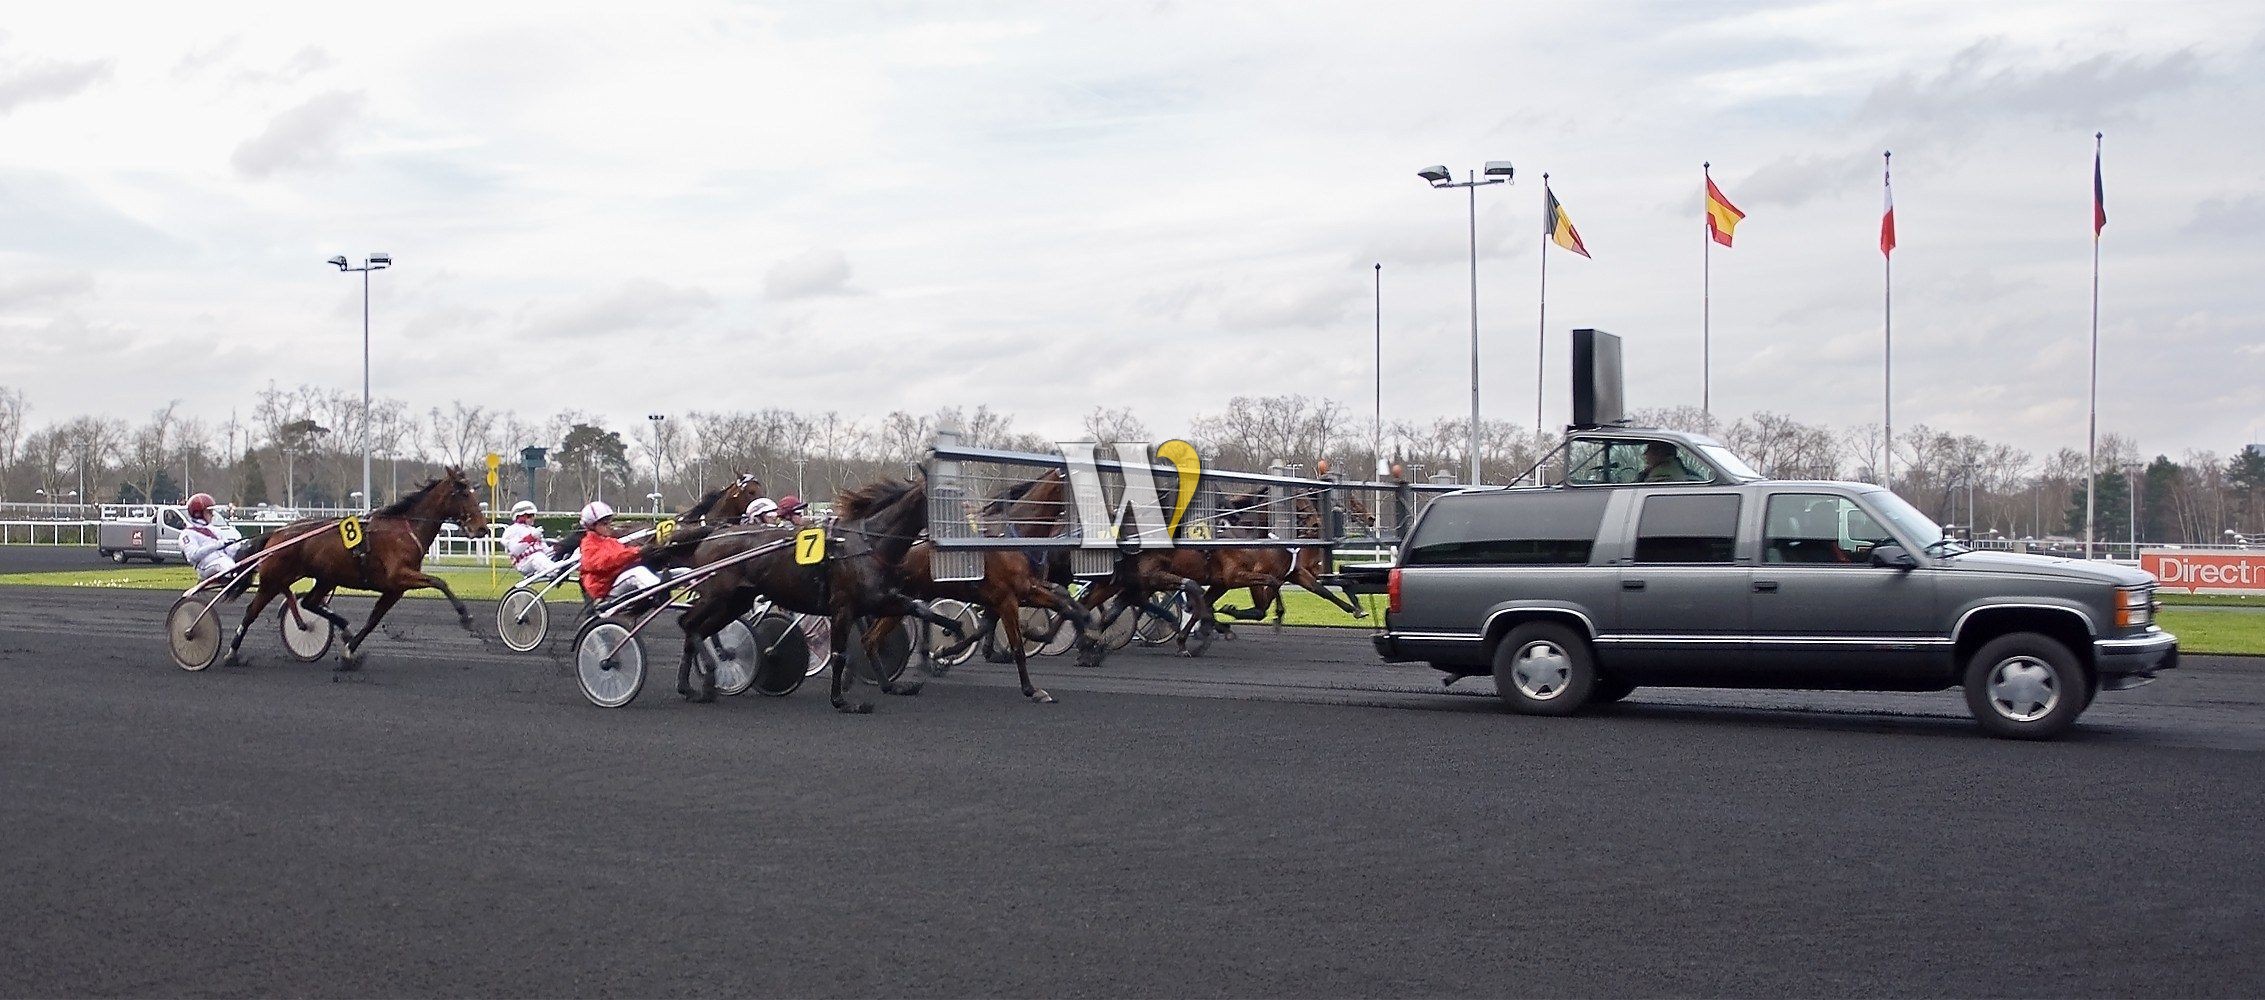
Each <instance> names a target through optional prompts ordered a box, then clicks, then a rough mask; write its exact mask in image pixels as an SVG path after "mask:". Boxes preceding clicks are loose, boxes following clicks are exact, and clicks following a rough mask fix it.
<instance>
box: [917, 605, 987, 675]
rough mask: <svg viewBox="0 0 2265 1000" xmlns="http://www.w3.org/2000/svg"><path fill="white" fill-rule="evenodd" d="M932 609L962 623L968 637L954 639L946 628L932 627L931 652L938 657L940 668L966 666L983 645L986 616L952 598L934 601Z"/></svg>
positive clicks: (930, 626)
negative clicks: (977, 649) (984, 619)
mask: <svg viewBox="0 0 2265 1000" xmlns="http://www.w3.org/2000/svg"><path fill="white" fill-rule="evenodd" d="M928 610H930V611H933V612H935V613H937V614H940V615H943V616H944V617H946V618H949V619H951V620H953V621H955V622H958V623H959V627H960V631H961V632H962V633H963V634H965V636H966V638H964V639H954V638H952V634H951V633H950V632H947V631H944V629H943V627H942V626H940V625H935V624H929V625H928V653H929V655H930V656H932V657H934V659H935V661H936V665H937V666H939V667H956V666H959V665H960V664H962V663H966V662H967V660H968V657H971V656H974V655H975V649H976V647H978V646H981V645H983V613H982V612H980V611H977V610H976V609H975V606H974V605H971V604H968V603H967V602H965V601H957V600H953V599H951V598H949V597H947V598H944V599H942V600H939V601H932V602H930V603H929V605H928ZM955 644H956V647H955Z"/></svg>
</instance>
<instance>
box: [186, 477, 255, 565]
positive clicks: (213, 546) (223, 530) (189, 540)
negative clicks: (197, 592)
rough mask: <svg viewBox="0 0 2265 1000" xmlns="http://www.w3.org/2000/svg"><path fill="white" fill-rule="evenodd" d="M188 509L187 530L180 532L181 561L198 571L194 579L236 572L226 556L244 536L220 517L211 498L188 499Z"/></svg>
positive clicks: (234, 563) (209, 496) (229, 556)
mask: <svg viewBox="0 0 2265 1000" xmlns="http://www.w3.org/2000/svg"><path fill="white" fill-rule="evenodd" d="M188 508H189V526H188V527H187V528H184V529H182V531H181V558H182V559H185V560H187V561H188V563H189V565H191V566H195V567H196V568H197V579H199V580H210V579H212V578H213V577H216V576H219V575H220V574H222V573H226V572H228V571H229V570H232V569H235V568H236V559H235V557H234V556H231V555H229V554H228V553H229V551H230V550H231V549H233V548H234V547H235V545H236V543H237V542H241V541H243V540H244V536H243V535H242V534H240V533H238V532H237V531H236V529H235V527H234V526H233V525H230V524H229V523H228V519H227V518H226V517H224V516H222V515H221V513H220V507H219V505H218V504H215V503H213V502H212V495H211V494H209V493H199V494H197V495H196V496H193V497H190V498H189V503H188Z"/></svg>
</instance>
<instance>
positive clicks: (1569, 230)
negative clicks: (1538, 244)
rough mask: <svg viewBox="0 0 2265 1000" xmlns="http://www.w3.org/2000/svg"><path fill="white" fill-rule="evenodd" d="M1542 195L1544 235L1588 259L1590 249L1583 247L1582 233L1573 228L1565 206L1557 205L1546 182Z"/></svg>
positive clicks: (1543, 183)
mask: <svg viewBox="0 0 2265 1000" xmlns="http://www.w3.org/2000/svg"><path fill="white" fill-rule="evenodd" d="M1541 194H1542V206H1543V208H1544V209H1545V211H1543V213H1542V235H1544V236H1547V237H1549V239H1550V242H1552V243H1555V244H1557V245H1558V246H1561V247H1564V248H1565V249H1567V250H1571V251H1573V252H1574V253H1577V254H1580V255H1581V256H1583V257H1587V256H1588V255H1589V248H1588V247H1585V246H1582V245H1581V231H1580V230H1578V229H1575V228H1573V220H1572V219H1570V218H1567V217H1566V215H1565V206H1563V205H1560V204H1558V203H1557V195H1556V194H1555V193H1554V192H1552V191H1550V189H1549V182H1548V181H1546V180H1545V181H1543V182H1542V188H1541Z"/></svg>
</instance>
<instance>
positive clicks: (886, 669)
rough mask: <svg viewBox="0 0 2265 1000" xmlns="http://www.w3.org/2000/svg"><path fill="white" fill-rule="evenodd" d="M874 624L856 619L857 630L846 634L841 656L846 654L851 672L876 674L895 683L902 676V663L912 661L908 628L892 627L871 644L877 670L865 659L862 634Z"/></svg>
mask: <svg viewBox="0 0 2265 1000" xmlns="http://www.w3.org/2000/svg"><path fill="white" fill-rule="evenodd" d="M874 624H875V622H874V620H873V619H871V618H859V619H857V626H856V629H857V630H856V631H855V632H853V633H851V634H850V637H849V643H848V645H847V648H846V650H845V651H844V655H846V656H848V657H849V668H850V670H851V671H853V672H854V671H860V670H863V671H867V672H869V673H877V674H878V675H879V676H880V677H881V678H882V679H883V680H886V681H888V682H890V683H892V684H893V683H896V679H897V678H899V677H902V676H904V668H905V666H906V665H907V664H910V663H911V662H912V631H911V630H910V629H906V628H893V629H890V630H889V631H888V632H886V633H884V634H883V635H882V636H881V637H880V640H879V641H878V642H877V643H875V647H876V649H878V651H879V659H880V664H879V667H880V669H879V670H877V671H876V670H873V665H872V664H869V663H867V662H866V659H865V637H866V636H867V635H868V634H870V633H871V632H872V629H873V625H874Z"/></svg>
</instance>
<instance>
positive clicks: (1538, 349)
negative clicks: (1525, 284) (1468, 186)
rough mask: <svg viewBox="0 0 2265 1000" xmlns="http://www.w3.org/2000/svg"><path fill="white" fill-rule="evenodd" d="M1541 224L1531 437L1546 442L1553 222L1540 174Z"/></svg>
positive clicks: (1545, 183) (1546, 186)
mask: <svg viewBox="0 0 2265 1000" xmlns="http://www.w3.org/2000/svg"><path fill="white" fill-rule="evenodd" d="M1541 214H1542V225H1544V226H1547V227H1549V231H1548V232H1544V233H1542V235H1541V295H1540V297H1539V298H1540V301H1541V316H1540V318H1539V319H1537V320H1536V321H1535V325H1534V437H1535V438H1536V439H1537V441H1540V442H1546V441H1547V440H1548V437H1547V434H1548V432H1547V431H1545V430H1543V428H1542V424H1541V395H1542V381H1543V367H1542V366H1543V364H1544V363H1545V362H1546V361H1547V360H1548V357H1549V245H1550V243H1552V242H1554V240H1553V238H1552V237H1553V236H1554V235H1555V231H1556V228H1557V219H1556V218H1555V217H1553V216H1551V215H1550V213H1549V175H1548V174H1543V175H1541Z"/></svg>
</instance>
